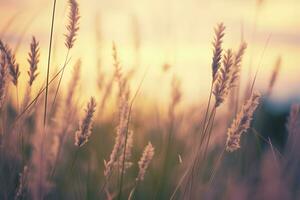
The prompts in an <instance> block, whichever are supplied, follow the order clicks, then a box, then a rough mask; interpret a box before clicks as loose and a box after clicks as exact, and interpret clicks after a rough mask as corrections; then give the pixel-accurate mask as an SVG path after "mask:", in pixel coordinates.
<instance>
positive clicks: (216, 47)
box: [212, 23, 225, 82]
mask: <svg viewBox="0 0 300 200" xmlns="http://www.w3.org/2000/svg"><path fill="white" fill-rule="evenodd" d="M214 31H215V37H214V41H213V43H212V44H213V59H212V81H213V82H214V81H215V80H216V78H217V73H218V70H219V68H220V66H221V58H222V51H223V49H222V43H223V37H224V35H225V32H224V31H225V26H224V24H223V23H220V24H218V25H217V26H216V28H215V29H214Z"/></svg>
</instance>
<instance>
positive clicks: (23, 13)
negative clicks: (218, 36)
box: [0, 0, 300, 102]
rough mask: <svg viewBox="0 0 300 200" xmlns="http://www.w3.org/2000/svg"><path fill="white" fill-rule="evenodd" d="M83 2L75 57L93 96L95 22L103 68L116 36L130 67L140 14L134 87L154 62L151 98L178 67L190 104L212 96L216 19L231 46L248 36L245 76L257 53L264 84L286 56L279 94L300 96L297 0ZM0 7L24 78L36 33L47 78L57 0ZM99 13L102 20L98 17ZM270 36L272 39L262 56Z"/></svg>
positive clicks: (162, 92) (60, 28) (164, 93)
mask: <svg viewBox="0 0 300 200" xmlns="http://www.w3.org/2000/svg"><path fill="white" fill-rule="evenodd" d="M79 4H80V10H81V16H82V18H81V21H80V27H81V28H80V32H79V36H78V40H77V41H76V45H75V48H74V50H73V51H72V52H71V54H72V61H71V63H74V62H75V61H76V59H77V58H81V59H82V61H83V72H82V73H83V81H82V88H83V91H84V95H83V96H89V95H93V94H94V93H95V90H96V86H95V83H96V73H95V72H96V65H95V62H96V59H95V54H96V53H95V50H96V42H95V41H96V40H95V30H96V28H97V27H98V29H99V30H101V37H102V43H101V47H102V55H101V57H102V61H103V67H104V68H105V70H107V71H110V70H111V69H112V58H111V44H112V41H115V43H116V44H117V46H118V48H119V51H120V57H121V58H120V59H121V61H122V64H123V66H124V67H125V68H127V69H130V68H131V67H132V66H133V65H134V61H135V57H136V54H135V51H134V36H133V33H134V31H133V30H134V27H135V26H133V21H134V20H135V21H136V24H138V26H137V27H135V28H137V29H138V35H139V37H140V66H141V67H140V73H138V74H137V76H136V77H135V79H136V81H134V83H133V84H134V85H136V83H137V82H138V81H139V80H140V78H141V76H142V73H143V72H144V70H145V69H146V68H147V67H149V68H150V70H149V72H148V74H147V78H146V80H145V83H144V88H143V90H144V92H143V94H144V95H145V96H149V98H152V99H154V98H158V99H159V100H162V101H163V100H165V99H166V97H168V96H169V92H168V88H169V84H170V79H171V77H172V74H173V73H174V74H177V75H178V77H179V78H180V79H182V84H183V90H184V99H185V101H186V102H195V101H198V100H199V99H201V98H203V96H206V94H207V93H208V89H209V83H210V76H211V69H210V63H211V56H212V47H211V41H212V37H213V35H212V34H213V27H214V26H215V24H216V23H218V22H224V23H225V25H226V26H227V29H226V36H225V39H224V40H225V43H224V47H225V48H233V49H236V48H237V47H238V45H239V42H240V40H241V30H243V36H244V39H245V40H246V41H247V42H248V45H249V47H248V50H247V56H246V57H245V60H244V65H243V79H247V78H248V76H249V73H248V67H249V65H250V60H251V59H252V65H253V71H254V70H255V69H256V68H257V66H259V65H260V64H261V66H262V68H261V70H260V71H259V76H258V80H257V83H258V84H257V86H258V88H260V89H261V90H264V89H265V88H266V86H267V83H268V80H269V78H270V75H271V72H272V67H273V65H274V63H275V61H276V58H277V56H278V55H281V56H282V59H283V65H282V70H281V72H280V76H279V79H278V82H277V83H276V85H275V93H274V98H276V99H278V100H284V99H287V98H289V97H291V96H293V95H296V94H299V93H298V92H299V89H298V88H299V86H300V84H299V83H300V79H299V74H300V65H299V64H300V59H299V56H298V55H299V50H300V26H299V25H300V12H299V10H300V1H299V0H285V1H282V0H265V1H264V3H263V5H262V6H261V7H260V9H259V11H258V10H257V7H256V1H255V0H211V1H208V0H185V1H179V0H151V1H148V0H111V1H107V0H84V1H83V0H79ZM66 5H67V1H66V0H63V1H62V0H58V5H57V8H58V10H57V15H56V24H55V37H54V38H55V48H56V50H55V60H54V64H55V65H59V64H62V63H63V60H64V56H65V54H66V49H65V47H64V45H63V40H64V37H63V34H64V32H65V27H64V26H65V23H66V16H65V15H66V12H67V10H66ZM0 6H1V7H0V19H1V20H0V30H2V33H1V37H2V38H3V39H4V40H5V41H7V42H8V43H9V44H10V45H11V46H12V47H16V44H17V43H19V42H21V45H20V48H19V51H18V54H17V58H18V60H19V62H20V63H21V73H22V75H23V76H24V77H26V76H27V74H26V71H27V67H28V64H27V63H26V62H25V58H26V57H25V56H26V55H27V53H26V52H27V51H28V48H29V42H30V38H31V36H32V35H35V36H36V37H37V38H38V39H39V40H40V43H41V56H42V57H41V60H42V61H41V64H40V70H39V71H40V73H41V77H40V81H41V82H42V81H43V77H44V75H45V73H46V56H47V45H48V37H49V25H50V17H51V16H50V15H51V6H52V1H51V0H0ZM256 14H257V15H256ZM96 16H98V19H99V20H98V23H96V22H95V21H96V20H95V19H96ZM255 16H257V26H256V31H253V30H254V21H255ZM9 21H11V22H12V23H11V26H10V27H8V28H7V29H5V30H4V27H5V25H6V24H7V23H8V22H9ZM96 26H97V27H96ZM3 30H4V34H3ZM254 32H255V34H254V35H253V33H254ZM21 35H24V38H23V40H20V39H19V38H20V36H21ZM270 35H271V36H270ZM253 36H254V37H253ZM269 36H270V41H269V43H268V45H267V47H266V51H265V53H264V56H263V57H262V54H263V49H264V46H265V44H266V41H267V38H268V37H269ZM261 57H262V58H261ZM165 62H168V63H170V64H171V65H172V70H171V72H170V74H169V75H167V76H164V75H162V74H161V66H162V65H163V63H165ZM52 68H54V66H53V67H52ZM70 72H71V68H70V69H68V70H67V71H66V78H65V82H67V80H68V77H69V74H70Z"/></svg>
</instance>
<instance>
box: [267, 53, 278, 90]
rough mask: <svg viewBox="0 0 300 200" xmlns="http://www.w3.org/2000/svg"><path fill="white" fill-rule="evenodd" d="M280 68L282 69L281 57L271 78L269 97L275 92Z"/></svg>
mask: <svg viewBox="0 0 300 200" xmlns="http://www.w3.org/2000/svg"><path fill="white" fill-rule="evenodd" d="M280 67H281V57H280V56H279V57H278V58H277V60H276V63H275V65H274V69H273V72H272V76H271V79H270V82H269V88H268V94H269V95H270V94H271V92H272V90H273V87H274V84H275V82H276V80H277V77H278V73H279V70H280Z"/></svg>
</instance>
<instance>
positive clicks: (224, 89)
mask: <svg viewBox="0 0 300 200" xmlns="http://www.w3.org/2000/svg"><path fill="white" fill-rule="evenodd" d="M232 69H233V53H232V51H231V50H230V49H229V50H227V51H226V54H225V55H224V58H223V66H222V67H221V68H220V69H219V73H218V75H217V79H216V81H215V82H214V88H213V94H214V95H215V98H216V102H215V107H218V106H220V105H221V103H223V102H224V100H225V98H226V96H227V94H228V91H229V89H230V87H229V86H230V85H229V83H230V79H231V76H232Z"/></svg>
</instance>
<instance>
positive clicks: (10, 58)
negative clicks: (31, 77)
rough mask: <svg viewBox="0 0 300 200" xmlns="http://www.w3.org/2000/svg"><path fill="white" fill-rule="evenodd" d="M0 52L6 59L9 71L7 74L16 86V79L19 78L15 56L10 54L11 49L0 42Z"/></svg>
mask: <svg viewBox="0 0 300 200" xmlns="http://www.w3.org/2000/svg"><path fill="white" fill-rule="evenodd" d="M0 51H2V53H4V55H5V57H6V62H7V65H8V69H9V74H10V76H11V78H12V82H13V84H14V85H15V86H17V85H18V79H19V76H20V71H19V65H18V64H17V63H16V59H15V55H14V54H12V52H11V49H10V48H9V47H8V46H7V45H4V43H3V42H2V41H1V40H0Z"/></svg>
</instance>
